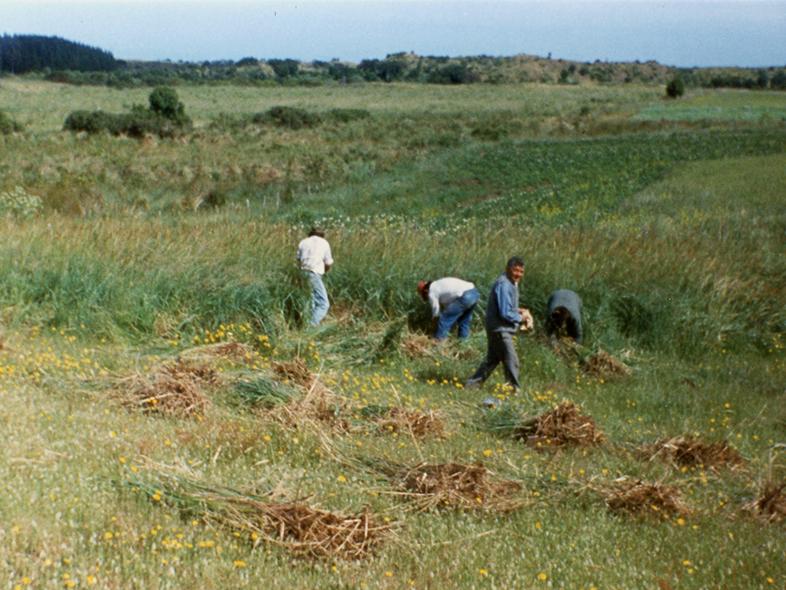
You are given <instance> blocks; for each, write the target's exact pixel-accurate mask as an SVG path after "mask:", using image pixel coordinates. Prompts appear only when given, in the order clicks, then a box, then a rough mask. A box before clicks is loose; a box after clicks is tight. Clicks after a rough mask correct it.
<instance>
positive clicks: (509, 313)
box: [494, 283, 521, 324]
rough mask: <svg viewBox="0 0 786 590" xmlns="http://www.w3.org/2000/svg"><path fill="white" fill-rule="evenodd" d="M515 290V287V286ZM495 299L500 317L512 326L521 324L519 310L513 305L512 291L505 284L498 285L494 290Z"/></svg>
mask: <svg viewBox="0 0 786 590" xmlns="http://www.w3.org/2000/svg"><path fill="white" fill-rule="evenodd" d="M513 288H514V289H515V288H516V287H515V285H513ZM494 297H496V298H497V309H498V310H499V315H500V317H501V318H502V319H503V320H505V321H507V322H510V323H511V324H519V323H521V315H520V314H519V310H518V309H516V307H515V306H514V305H513V298H512V297H511V293H510V289H509V288H508V286H507V285H505V283H498V284H497V286H496V288H495V289H494Z"/></svg>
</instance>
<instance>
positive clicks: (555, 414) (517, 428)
mask: <svg viewBox="0 0 786 590" xmlns="http://www.w3.org/2000/svg"><path fill="white" fill-rule="evenodd" d="M485 424H486V426H487V427H488V428H489V429H490V430H492V431H496V432H499V433H501V434H506V435H509V436H512V437H513V438H516V439H519V440H522V441H524V442H526V443H528V444H534V445H537V446H538V448H543V447H544V446H548V447H561V446H580V447H589V446H596V445H599V444H601V443H602V442H604V441H605V440H606V437H605V435H604V434H603V432H601V431H600V430H599V429H598V427H597V426H596V424H595V420H593V419H592V417H590V416H586V415H584V414H582V411H581V409H580V408H579V407H578V406H577V405H576V404H574V403H573V402H570V401H564V402H562V403H561V404H559V405H557V406H555V407H554V408H552V409H551V410H549V411H547V412H544V413H543V414H541V415H539V416H535V417H529V416H520V415H518V414H516V413H515V412H514V411H512V410H510V409H507V408H504V407H503V408H502V409H499V410H492V411H490V412H489V413H488V414H487V415H486V417H485Z"/></svg>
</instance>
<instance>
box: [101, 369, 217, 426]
mask: <svg viewBox="0 0 786 590" xmlns="http://www.w3.org/2000/svg"><path fill="white" fill-rule="evenodd" d="M217 384H218V373H216V371H215V370H214V369H212V368H211V367H209V366H207V365H202V364H197V363H189V362H186V361H184V360H182V359H178V360H176V361H174V362H168V363H163V364H161V365H159V366H158V367H157V368H156V369H155V370H154V371H152V372H151V373H149V374H141V373H136V374H134V375H131V376H129V377H126V378H124V379H121V380H120V381H119V382H118V383H117V384H116V386H115V391H116V393H117V395H118V396H119V397H120V399H121V400H122V402H123V403H124V404H125V405H127V406H129V407H133V408H136V409H140V410H142V411H144V412H151V413H160V414H165V415H173V416H194V415H202V414H204V413H205V410H206V409H207V408H208V407H209V406H210V399H209V398H208V397H207V395H206V389H208V388H210V387H213V386H215V385H217Z"/></svg>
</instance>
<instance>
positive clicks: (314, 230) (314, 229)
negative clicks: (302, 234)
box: [308, 225, 325, 238]
mask: <svg viewBox="0 0 786 590" xmlns="http://www.w3.org/2000/svg"><path fill="white" fill-rule="evenodd" d="M311 236H319V237H320V238H324V237H325V230H324V229H322V228H321V227H317V226H316V225H315V226H314V227H312V228H311V231H309V232H308V237H311Z"/></svg>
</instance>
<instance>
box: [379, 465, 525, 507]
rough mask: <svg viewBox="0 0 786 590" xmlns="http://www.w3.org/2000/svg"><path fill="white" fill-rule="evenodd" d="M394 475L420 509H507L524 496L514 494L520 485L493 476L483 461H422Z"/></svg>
mask: <svg viewBox="0 0 786 590" xmlns="http://www.w3.org/2000/svg"><path fill="white" fill-rule="evenodd" d="M394 479H395V480H396V482H397V487H398V488H399V489H400V490H402V491H403V492H405V493H406V495H407V496H409V497H410V498H411V499H412V500H413V501H414V502H415V504H416V505H417V506H418V508H419V509H420V510H432V509H434V508H458V509H470V510H475V509H484V510H496V511H501V512H506V511H510V510H515V509H516V508H519V507H520V506H521V505H522V501H521V500H519V499H516V498H514V497H512V496H514V495H515V494H516V493H517V492H519V491H520V490H521V485H520V484H519V483H517V482H515V481H511V480H506V479H498V478H495V477H493V476H492V474H491V472H490V471H489V470H488V469H486V468H485V467H484V466H483V465H482V464H480V463H476V464H474V465H462V464H460V463H441V464H433V465H429V464H425V463H421V464H419V465H416V466H414V467H411V468H405V469H401V470H400V471H399V472H398V473H396V474H395V476H394Z"/></svg>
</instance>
